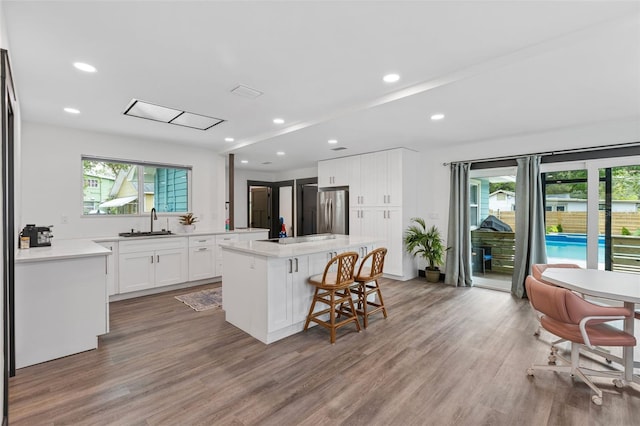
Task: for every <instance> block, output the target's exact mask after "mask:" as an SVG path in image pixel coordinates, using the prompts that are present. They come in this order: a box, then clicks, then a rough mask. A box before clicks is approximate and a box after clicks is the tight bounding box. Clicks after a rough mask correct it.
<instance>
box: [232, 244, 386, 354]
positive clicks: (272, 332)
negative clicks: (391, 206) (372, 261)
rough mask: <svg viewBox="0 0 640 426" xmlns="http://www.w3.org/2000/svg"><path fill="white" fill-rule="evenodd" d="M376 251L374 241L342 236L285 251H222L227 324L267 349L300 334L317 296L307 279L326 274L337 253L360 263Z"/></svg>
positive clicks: (254, 247) (268, 247)
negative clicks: (350, 254) (348, 253)
mask: <svg viewBox="0 0 640 426" xmlns="http://www.w3.org/2000/svg"><path fill="white" fill-rule="evenodd" d="M374 245H375V240H371V239H364V238H353V237H351V238H350V237H348V236H342V237H341V238H336V239H333V240H332V241H331V242H311V243H300V244H287V245H286V247H285V246H284V245H282V244H274V243H270V242H260V241H252V242H246V243H230V244H228V245H225V246H223V259H224V260H223V261H224V265H225V266H224V274H223V277H222V304H223V309H224V311H225V319H226V321H227V322H229V323H231V324H233V325H234V326H236V327H238V328H240V329H241V330H243V331H245V332H246V333H248V334H250V335H251V336H253V337H255V338H256V339H258V340H260V341H261V342H263V343H266V344H270V343H273V342H275V341H277V340H280V339H283V338H285V337H287V336H291V335H292V334H296V333H298V332H300V331H302V330H303V328H304V323H305V321H306V318H307V314H308V312H309V307H310V306H311V301H312V299H313V292H314V287H313V286H312V285H310V284H308V283H307V279H308V278H309V277H310V276H311V275H315V274H321V273H323V272H324V268H325V266H326V265H327V262H328V261H329V260H331V258H332V257H333V256H335V255H337V254H338V253H342V252H345V251H355V252H357V253H359V254H360V257H361V258H362V257H364V255H365V254H366V252H368V251H370V250H372V249H373V247H374ZM320 308H321V307H320V306H318V309H320ZM313 325H315V324H313Z"/></svg>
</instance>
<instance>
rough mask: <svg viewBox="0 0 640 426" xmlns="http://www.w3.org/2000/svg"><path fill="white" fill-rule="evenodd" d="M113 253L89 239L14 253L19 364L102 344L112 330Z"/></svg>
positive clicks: (19, 366)
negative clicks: (109, 287)
mask: <svg viewBox="0 0 640 426" xmlns="http://www.w3.org/2000/svg"><path fill="white" fill-rule="evenodd" d="M110 255H111V252H110V251H109V250H108V249H106V248H104V247H102V246H101V245H99V244H97V243H95V242H93V241H90V240H59V241H55V242H54V243H53V245H51V246H49V247H32V248H29V249H22V250H18V251H16V258H15V267H16V282H15V305H14V306H15V321H14V323H15V339H16V340H15V360H16V368H22V367H26V366H28V365H33V364H38V363H40V362H44V361H49V360H51V359H55V358H60V357H63V356H67V355H71V354H74V353H78V352H83V351H86V350H90V349H95V348H97V347H98V336H99V335H101V334H105V333H107V332H108V330H109V300H108V298H107V291H106V279H107V273H106V262H107V256H110Z"/></svg>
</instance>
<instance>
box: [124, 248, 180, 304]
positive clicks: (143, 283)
mask: <svg viewBox="0 0 640 426" xmlns="http://www.w3.org/2000/svg"><path fill="white" fill-rule="evenodd" d="M119 251H120V255H119V256H118V281H119V289H120V293H128V292H132V291H138V290H146V289H149V288H153V287H159V286H165V285H171V284H177V283H181V282H185V281H187V280H188V253H187V238H166V239H162V240H160V239H156V240H152V241H149V240H142V241H125V242H121V243H120V247H119Z"/></svg>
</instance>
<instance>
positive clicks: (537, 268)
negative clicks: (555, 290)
mask: <svg viewBox="0 0 640 426" xmlns="http://www.w3.org/2000/svg"><path fill="white" fill-rule="evenodd" d="M549 268H570V269H580V266H579V265H576V264H575V263H536V264H534V265H531V275H533V276H534V278H535V279H537V280H538V281H542V282H546V283H547V284H551V283H548V282H547V281H545V280H544V279H543V278H542V274H543V273H544V271H546V270H547V269H549ZM552 285H553V284H552Z"/></svg>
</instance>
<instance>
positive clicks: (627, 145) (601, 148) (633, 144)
mask: <svg viewBox="0 0 640 426" xmlns="http://www.w3.org/2000/svg"><path fill="white" fill-rule="evenodd" d="M636 146H640V142H626V143H619V144H614V145H598V146H592V147H588V148H572V149H563V150H559V151H547V152H535V153H531V154H518V155H505V156H502V157H490V158H481V159H478V160H466V161H450V162H448V163H442V165H443V166H448V165H450V164H458V163H487V162H490V161H502V160H515V159H518V158H523V157H529V156H531V155H539V156H541V157H546V156H550V155H560V154H573V153H579V152H592V151H604V150H607V149H615V148H633V147H636Z"/></svg>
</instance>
